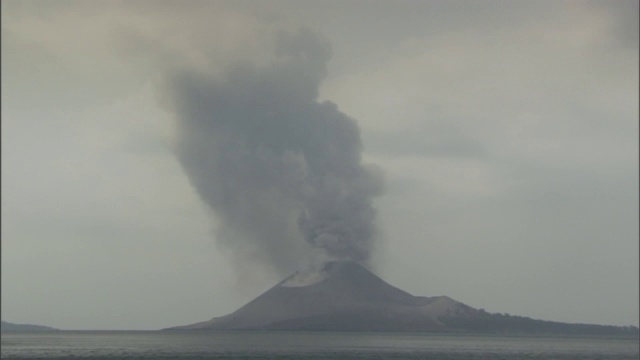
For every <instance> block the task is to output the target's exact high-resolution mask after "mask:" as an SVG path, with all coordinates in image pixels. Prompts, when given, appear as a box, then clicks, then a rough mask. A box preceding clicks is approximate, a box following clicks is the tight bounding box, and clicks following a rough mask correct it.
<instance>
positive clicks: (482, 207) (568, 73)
mask: <svg viewBox="0 0 640 360" xmlns="http://www.w3.org/2000/svg"><path fill="white" fill-rule="evenodd" d="M1 16H2V39H1V40H2V319H3V320H5V321H11V322H18V323H38V324H44V325H49V326H55V327H59V328H63V329H157V328H161V327H167V326H173V325H181V324H187V323H192V322H196V321H202V320H208V319H209V318H211V317H213V316H219V315H224V314H226V313H228V312H231V311H233V310H235V309H236V308H238V307H239V306H241V305H243V304H244V303H246V302H247V301H249V300H251V299H252V298H253V297H255V296H256V295H258V294H260V293H261V292H263V291H264V290H266V289H267V288H268V287H270V286H272V285H273V284H275V283H276V282H277V281H279V280H281V278H282V276H283V275H282V274H281V273H278V272H276V271H272V272H269V271H260V270H259V268H258V267H255V266H253V265H251V264H249V263H246V264H244V263H240V266H238V263H237V262H234V261H233V260H232V258H231V257H230V256H229V249H228V248H227V247H225V246H221V244H220V243H219V242H216V240H215V237H216V236H215V234H216V232H215V231H214V230H215V229H216V227H217V226H219V219H218V218H217V217H216V215H215V214H214V213H213V212H212V211H211V210H210V209H209V208H208V207H207V206H206V205H205V202H203V200H201V199H200V197H199V196H198V193H197V192H196V190H195V189H194V187H192V186H191V184H190V182H189V179H188V177H187V175H186V174H185V171H184V170H183V168H182V167H181V164H180V163H179V161H178V160H177V158H176V155H175V152H174V149H175V134H176V130H175V123H174V121H173V119H174V117H173V115H172V114H171V112H170V109H169V108H168V106H167V103H166V101H167V99H166V98H165V97H163V95H162V92H161V91H159V88H160V87H161V85H159V84H160V83H161V80H160V79H161V77H162V74H163V73H164V72H166V71H167V69H175V68H184V69H198V71H201V72H210V73H212V74H215V73H217V72H220V71H223V70H222V69H225V67H226V66H229V64H233V63H235V62H237V61H240V60H241V61H250V62H253V63H255V64H257V65H260V64H264V63H268V62H269V61H271V57H270V56H271V53H270V52H269V51H270V50H269V49H268V47H269V44H268V41H267V40H266V37H265V35H264V34H265V33H267V32H268V31H266V30H268V29H270V28H272V27H274V26H304V27H307V28H309V29H311V30H312V31H314V32H315V33H317V34H320V36H321V37H323V38H324V39H326V41H327V42H328V43H329V44H330V46H331V49H332V51H331V52H332V57H331V59H330V60H329V63H328V69H327V76H326V78H324V81H323V82H322V83H321V85H320V89H319V91H320V95H319V98H320V99H321V100H330V101H331V102H333V103H335V104H336V105H337V106H338V107H339V109H340V111H342V112H344V113H346V114H348V115H349V116H350V117H352V118H354V119H356V121H357V123H358V125H359V128H360V132H361V136H362V140H363V144H364V150H363V157H364V159H365V160H366V161H367V162H368V163H374V164H377V165H378V166H379V167H380V168H381V169H382V170H383V171H384V174H385V192H384V195H382V196H380V197H378V198H376V200H375V206H376V208H377V210H378V226H379V228H380V231H381V236H380V239H379V240H378V242H377V246H376V252H375V254H374V264H375V268H374V269H375V272H376V273H377V274H378V275H380V276H381V277H382V278H384V279H385V280H387V281H388V282H389V283H391V284H393V285H395V286H397V287H400V288H402V289H404V290H406V291H409V292H411V293H413V294H416V295H424V296H435V295H447V296H450V297H452V298H454V299H456V300H458V301H461V302H463V303H466V304H468V305H470V306H473V307H476V308H484V309H485V310H487V311H490V312H500V313H505V312H506V313H510V314H516V315H522V316H530V317H533V318H538V319H544V320H556V321H566V322H581V323H600V324H614V325H636V326H637V325H638V316H639V314H638V303H639V299H638V293H639V290H638V285H639V279H638V243H639V241H638V237H639V234H638V215H639V214H638V212H639V210H638V116H639V114H638V95H639V94H638V2H637V1H633V0H630V1H626V0H609V1H558V0H553V1H551V0H549V1H544V0H542V1H540V0H530V1H524V0H522V1H507V0H503V1H489V0H484V1H475V0H457V1H456V0H453V1H449V0H448V1H397V0H396V1H391V0H387V1H373V0H371V1H364V0H362V1H361V0H347V1H277V0H268V1H189V2H183V1H101V2H93V1H23V0H20V1H18V0H6V1H3V2H2V15H1ZM245 265H246V266H245ZM242 269H244V271H242ZM238 270H241V271H238Z"/></svg>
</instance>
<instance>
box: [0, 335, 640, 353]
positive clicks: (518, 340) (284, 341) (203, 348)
mask: <svg viewBox="0 0 640 360" xmlns="http://www.w3.org/2000/svg"><path fill="white" fill-rule="evenodd" d="M0 358H2V359H60V360H61V359H74V360H80V359H91V360H97V359H116V360H118V359H122V360H124V359H176V360H203V359H253V360H262V359H302V360H303V359H314V360H320V359H396V360H399V359H558V360H567V359H576V360H577V359H587V360H591V359H593V360H595V359H599V360H606V359H611V360H613V359H619V360H626V359H634V360H636V359H638V358H639V344H638V339H620V338H594V337H592V338H585V337H544V336H541V337H531V336H527V337H524V336H509V337H503V336H486V335H482V336H481V335H434V334H396V333H351V332H347V333H340V332H259V331H256V332H197V331H188V332H155V331H153V332H152V331H148V332H147V331H77V332H73V331H62V332H51V333H2V347H1V356H0Z"/></svg>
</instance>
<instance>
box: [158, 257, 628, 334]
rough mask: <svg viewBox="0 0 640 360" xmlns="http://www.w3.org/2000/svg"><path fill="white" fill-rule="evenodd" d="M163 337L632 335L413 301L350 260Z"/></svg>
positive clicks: (447, 302) (448, 302) (443, 300)
mask: <svg viewBox="0 0 640 360" xmlns="http://www.w3.org/2000/svg"><path fill="white" fill-rule="evenodd" d="M165 330H316V331H322V330H324V331H388V332H474V333H524V334H527V333H549V334H592V335H637V334H638V328H636V327H617V326H603V325H587V324H567V323H559V322H551V321H542V320H534V319H530V318H526V317H520V316H510V315H501V314H490V313H487V312H485V311H483V310H478V309H474V308H472V307H470V306H467V305H465V304H463V303H460V302H458V301H455V300H453V299H451V298H449V297H446V296H435V297H424V296H413V295H411V294H409V293H407V292H405V291H402V290H400V289H398V288H396V287H394V286H391V285H389V284H388V283H386V282H385V281H384V280H382V279H380V278H379V277H377V276H376V275H374V274H373V273H371V272H370V271H369V270H367V269H366V268H364V267H363V266H362V265H360V264H358V263H356V262H353V261H334V262H328V263H326V264H324V266H323V268H322V269H320V270H319V271H318V272H316V273H313V274H310V275H309V274H301V273H296V274H293V275H291V276H290V277H288V278H286V279H285V280H283V281H282V282H280V283H279V284H277V285H275V286H274V287H272V288H271V289H269V290H267V291H266V292H264V293H263V294H262V295H260V296H258V297H257V298H255V299H254V300H252V301H251V302H249V303H248V304H246V305H245V306H243V307H241V308H240V309H238V310H236V311H235V312H233V313H231V314H229V315H226V316H222V317H216V318H213V319H211V320H209V321H205V322H200V323H196V324H192V325H187V326H178V327H173V328H169V329H165Z"/></svg>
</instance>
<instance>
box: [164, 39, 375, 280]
mask: <svg viewBox="0 0 640 360" xmlns="http://www.w3.org/2000/svg"><path fill="white" fill-rule="evenodd" d="M274 44H275V46H274V49H273V52H272V54H270V56H269V58H268V59H269V60H268V61H266V62H263V63H261V64H256V63H255V62H249V61H238V62H237V63H235V64H233V65H231V66H227V67H226V68H225V69H224V70H223V71H222V72H218V73H215V74H213V73H207V72H203V71H201V70H196V69H191V68H187V67H182V68H177V67H176V68H175V69H173V70H172V71H170V72H169V73H168V74H167V77H166V82H165V87H166V88H165V89H164V90H165V92H166V95H167V96H168V99H169V101H170V106H171V108H172V111H173V112H174V113H175V117H176V121H177V143H176V153H177V156H178V158H179V161H180V163H181V165H182V167H183V168H184V170H185V171H186V174H187V175H188V177H189V179H190V181H191V183H192V185H193V186H194V188H195V189H196V190H197V192H198V193H199V195H200V196H201V198H202V199H203V201H204V202H206V204H207V205H208V206H209V207H210V208H211V209H212V210H213V211H214V212H215V214H216V216H217V219H218V220H219V221H220V226H219V228H218V232H217V234H216V237H217V240H218V241H219V242H221V243H222V244H225V245H226V246H228V247H229V248H230V249H232V250H233V254H234V255H235V256H236V257H237V258H238V259H239V260H242V261H256V262H260V263H262V264H266V265H268V266H270V267H271V268H272V269H275V270H276V271H278V272H279V273H287V272H290V271H291V270H292V269H294V268H297V267H300V266H303V265H304V263H303V262H304V261H307V260H305V259H308V257H309V254H312V253H314V252H315V253H320V254H322V256H327V257H329V258H332V259H352V260H356V261H359V262H362V263H366V262H367V261H368V260H369V258H370V255H371V252H372V249H373V243H374V239H375V235H376V234H375V233H376V227H375V217H376V212H375V209H374V207H373V206H372V200H373V199H374V197H375V196H377V195H380V194H381V191H382V175H381V172H380V171H379V170H377V168H375V167H372V166H367V165H365V164H363V162H362V158H361V152H362V142H361V139H360V133H359V129H358V126H357V124H356V122H355V121H354V119H352V118H350V117H348V116H347V115H345V114H344V113H342V112H340V110H339V109H338V107H337V106H336V105H335V104H333V103H331V102H328V101H324V102H319V101H318V88H319V85H320V83H321V81H322V80H323V78H324V77H325V76H326V64H327V61H328V60H329V58H330V47H329V45H328V44H327V42H326V41H324V40H323V39H322V38H320V37H318V36H317V35H316V34H314V33H312V32H310V31H306V30H296V31H280V32H278V34H277V36H276V41H275V43H274Z"/></svg>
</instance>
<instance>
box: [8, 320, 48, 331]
mask: <svg viewBox="0 0 640 360" xmlns="http://www.w3.org/2000/svg"><path fill="white" fill-rule="evenodd" d="M0 324H1V325H0V331H3V332H43V331H59V329H56V328H52V327H49V326H42V325H30V324H13V323H10V322H6V321H2V322H0Z"/></svg>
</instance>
